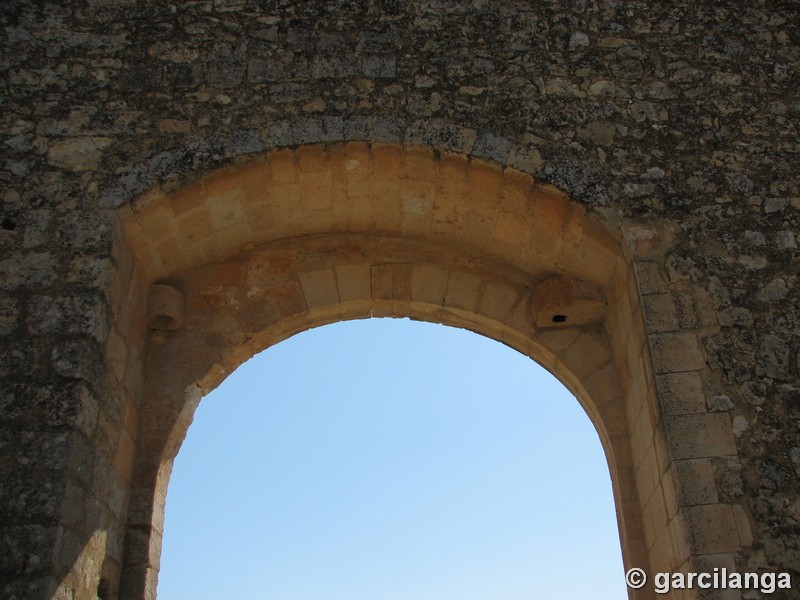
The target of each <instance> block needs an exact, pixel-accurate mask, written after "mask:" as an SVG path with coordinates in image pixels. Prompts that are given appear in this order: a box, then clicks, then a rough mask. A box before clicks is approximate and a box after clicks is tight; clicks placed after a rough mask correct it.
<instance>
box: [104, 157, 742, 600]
mask: <svg viewBox="0 0 800 600" xmlns="http://www.w3.org/2000/svg"><path fill="white" fill-rule="evenodd" d="M119 216H120V225H121V228H120V236H119V244H118V253H117V254H118V256H117V260H118V264H119V265H120V267H121V268H120V269H119V275H120V277H119V279H118V287H117V289H116V292H115V297H116V299H117V302H118V308H117V312H118V319H117V326H116V330H115V335H112V336H111V337H112V341H113V342H115V343H116V344H117V346H118V347H116V348H115V347H113V345H112V346H110V347H109V355H110V356H120V355H121V354H122V355H125V351H124V350H122V348H121V346H127V347H132V348H136V347H139V346H140V345H141V347H142V348H143V349H144V350H143V352H142V355H143V357H144V358H139V356H138V355H130V353H128V354H127V358H126V359H125V360H123V361H121V362H120V364H119V367H118V370H117V372H118V377H122V378H125V377H128V378H130V377H134V376H132V375H131V373H137V372H138V373H142V375H143V378H142V380H141V382H142V384H141V386H139V384H137V383H136V382H134V383H133V384H131V385H129V386H128V387H129V389H131V390H132V393H131V394H130V397H129V398H128V407H127V410H126V414H127V415H128V418H127V419H126V428H127V433H124V434H123V438H124V439H123V442H124V441H125V440H127V442H126V443H121V447H123V448H127V451H126V452H123V453H122V454H123V456H122V457H121V458H120V459H119V460H118V462H119V464H120V468H121V470H122V471H123V472H127V473H128V475H127V478H128V480H129V482H130V486H131V488H130V502H129V508H128V515H127V528H126V532H125V551H124V558H123V562H122V573H121V584H120V597H121V598H125V599H131V600H133V599H136V600H142V599H145V598H146V599H148V600H149V599H152V598H154V597H155V589H156V581H157V574H158V565H159V555H160V540H161V531H162V523H163V507H164V501H165V494H166V488H167V484H168V480H169V475H170V472H171V466H172V460H173V458H174V456H175V454H176V453H177V451H178V448H179V446H180V443H181V441H182V439H183V437H184V435H185V432H186V429H187V428H188V426H189V423H190V422H191V419H192V414H193V412H194V409H195V408H196V406H197V403H198V402H199V400H200V398H201V397H202V395H203V394H204V393H206V392H208V391H209V390H210V389H212V388H213V387H215V386H216V385H217V384H218V383H219V382H220V381H222V379H224V377H225V376H227V375H228V374H229V373H231V372H232V371H233V370H234V369H235V368H236V367H237V366H238V365H239V364H241V363H242V362H244V361H245V360H247V359H248V358H249V357H250V356H252V355H253V354H255V353H256V352H258V351H260V350H262V349H264V348H266V347H268V346H270V345H272V344H275V343H277V342H279V341H281V340H282V339H285V338H286V337H289V336H291V335H292V334H294V333H296V332H299V331H302V330H305V329H308V328H310V327H314V326H317V325H322V324H325V323H330V322H334V321H340V320H345V319H354V318H363V317H368V316H395V317H401V316H402V317H412V318H415V319H420V320H425V321H431V322H439V323H444V324H447V325H453V326H459V327H465V328H468V329H471V330H473V331H475V332H477V333H480V334H482V335H486V336H488V337H491V338H493V339H496V340H498V341H500V342H503V343H505V344H508V345H509V346H511V347H513V348H515V349H517V350H519V351H520V352H522V353H524V354H526V355H528V356H530V357H531V358H533V359H534V360H536V361H537V362H539V363H541V364H542V365H543V366H545V367H546V368H547V369H549V370H550V371H551V372H552V373H554V374H555V375H556V376H557V377H558V378H559V379H560V380H561V381H562V383H564V385H566V387H567V388H568V389H570V390H571V391H572V392H573V393H574V394H575V395H576V397H577V398H578V399H579V401H580V402H581V404H582V406H583V407H584V409H585V410H586V412H587V414H588V415H589V417H590V419H591V420H592V421H593V423H594V425H595V427H596V428H597V430H598V433H599V436H600V439H601V442H602V444H603V447H604V449H605V452H606V456H607V459H608V463H609V468H610V472H611V476H612V482H613V489H614V495H615V502H616V506H617V515H618V524H619V528H620V537H621V543H622V550H623V559H624V562H625V564H626V566H627V567H632V566H636V567H641V568H644V569H645V570H648V571H649V570H655V571H676V570H679V569H681V568H684V567H685V565H686V564H687V561H688V560H690V557H691V556H692V555H693V554H701V553H703V552H709V553H710V552H712V551H716V548H717V547H718V546H719V544H718V545H717V546H713V547H712V546H709V545H708V543H707V542H706V540H707V539H709V538H713V537H714V536H717V535H718V533H717V526H718V525H719V523H711V524H710V525H707V526H706V527H705V529H703V528H702V527H698V526H693V524H692V523H689V528H688V529H689V535H687V528H686V523H685V519H686V512H685V511H682V510H680V509H681V506H680V501H679V495H678V493H677V492H676V480H677V478H678V477H679V474H678V473H676V472H675V470H674V469H673V468H672V462H671V461H672V458H671V454H670V453H671V452H672V451H673V449H672V448H668V446H667V444H666V442H665V440H664V437H663V434H662V432H661V429H660V426H659V422H660V420H661V416H660V408H659V403H658V400H657V395H656V391H655V390H656V369H654V368H653V364H654V361H655V362H656V363H658V364H660V365H662V366H661V367H660V368H658V369H657V371H658V373H659V374H669V373H670V372H674V373H677V375H675V377H674V380H675V381H674V382H673V383H674V384H675V385H684V386H686V385H689V386H690V385H691V380H690V378H689V377H685V375H686V373H687V372H690V371H692V370H696V369H699V368H701V367H702V362H703V358H702V355H701V354H700V352H699V349H698V348H697V347H696V341H695V340H694V338H693V337H691V336H687V337H682V336H681V335H679V334H675V335H672V336H662V337H660V338H659V340H660V343H661V345H660V346H657V347H654V350H653V352H654V354H655V355H654V357H653V360H651V356H650V350H649V345H648V341H647V340H648V338H647V332H646V329H645V321H644V317H643V309H642V304H641V299H640V293H639V287H638V285H637V278H636V275H635V273H634V270H633V268H632V266H631V263H630V260H629V258H628V257H627V256H626V254H625V250H624V248H625V242H624V241H623V240H622V239H621V237H620V235H619V234H618V233H615V232H614V231H613V230H612V229H611V228H607V227H604V226H603V225H601V224H600V223H599V222H598V221H597V220H596V219H595V218H594V217H590V216H589V215H587V214H586V211H585V209H584V208H583V207H582V206H580V205H579V204H577V203H575V202H572V201H570V200H569V199H568V198H567V197H566V196H565V195H564V194H562V193H561V192H559V191H558V190H557V189H555V188H553V187H552V186H549V185H542V184H539V183H537V182H535V181H533V179H532V178H531V177H530V176H529V175H526V174H524V173H521V172H518V171H516V170H513V169H510V168H503V167H502V166H500V165H498V164H494V163H490V162H486V161H481V160H477V159H469V158H468V157H466V156H464V155H460V154H439V153H435V152H433V151H431V150H428V149H425V148H419V147H403V146H399V145H394V144H372V145H370V144H367V143H348V144H336V145H329V146H304V147H299V148H297V149H294V150H281V151H275V152H272V153H269V154H267V155H265V156H263V157H261V158H259V159H256V160H253V161H250V162H248V163H245V164H242V165H240V166H232V167H228V168H224V169H221V170H219V171H217V172H215V173H213V174H211V175H209V176H208V177H206V178H205V179H203V180H201V181H200V182H198V183H197V184H195V185H193V186H191V187H189V188H185V189H182V190H180V191H178V192H177V193H174V194H170V195H168V194H164V193H161V192H154V193H151V194H149V195H146V196H144V197H142V198H140V199H139V200H138V201H137V202H134V203H133V204H132V205H131V206H130V207H123V208H121V209H119ZM126 307H130V310H126ZM137 332H138V334H137ZM137 335H142V336H144V337H142V338H139V339H138V340H137V339H136V336H137ZM693 344H694V345H693ZM137 363H138V365H139V367H138V368H133V367H135V366H136V364H137ZM698 363H699V364H698ZM713 426H714V424H713V423H711V424H710V425H709V431H710V432H711V433H713V431H711V429H713ZM725 431H727V432H728V435H729V429H728V430H724V431H723V434H724V432H725ZM700 435H703V433H702V432H701V434H700ZM711 437H712V442H711V444H712V446H713V445H714V444H716V446H715V447H713V448H711V450H712V451H714V452H719V453H723V454H724V453H730V452H733V450H732V440H731V441H730V442H729V440H728V439H727V438H725V437H724V435H723V439H722V441H719V439H717V438H716V437H714V435H712V436H711ZM701 443H705V444H706V445H708V442H701ZM728 444H730V448H729V447H728ZM708 450H709V449H708V448H703V451H704V452H707V451H708ZM687 456H692V453H691V451H690V452H689V453H688V454H687ZM734 529H735V528H734ZM712 542H714V540H713V539H712ZM725 544H727V546H726V545H725ZM722 545H723V546H725V549H724V551H727V552H730V551H733V548H729V547H728V546H730V544H729V543H728V542H725V543H723V544H722ZM650 593H652V592H651V591H650V592H648V591H647V590H642V591H638V592H636V591H632V592H631V597H635V598H644V597H649V595H648V594H650Z"/></svg>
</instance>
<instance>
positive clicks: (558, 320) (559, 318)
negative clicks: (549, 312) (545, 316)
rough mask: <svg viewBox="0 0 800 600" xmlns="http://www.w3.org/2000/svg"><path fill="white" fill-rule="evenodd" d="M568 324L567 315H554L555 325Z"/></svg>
mask: <svg viewBox="0 0 800 600" xmlns="http://www.w3.org/2000/svg"><path fill="white" fill-rule="evenodd" d="M566 322H567V315H554V316H553V323H566Z"/></svg>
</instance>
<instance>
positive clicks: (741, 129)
mask: <svg viewBox="0 0 800 600" xmlns="http://www.w3.org/2000/svg"><path fill="white" fill-rule="evenodd" d="M799 12H800V11H798V6H797V4H796V3H794V2H789V1H787V2H760V3H759V2H755V3H754V2H743V1H738V0H737V1H735V2H728V3H724V4H719V3H716V2H704V3H698V2H663V3H636V2H625V3H622V2H616V1H612V0H608V1H606V2H599V1H598V2H591V1H588V0H587V1H576V2H572V3H560V2H544V1H542V2H492V1H488V0H486V1H481V0H474V1H472V2H464V1H459V2H444V1H442V2H439V1H434V0H431V1H427V2H426V1H422V0H413V1H408V2H393V1H390V0H386V1H383V2H380V1H373V2H364V1H354V2H346V1H340V2H331V3H328V2H326V3H322V2H300V3H298V2H277V1H276V2H255V1H232V0H214V1H208V2H180V3H174V2H173V3H167V2H147V1H144V0H140V1H136V0H116V1H115V0H90V1H88V2H62V3H58V4H55V3H54V4H48V3H45V2H39V1H33V0H30V1H25V0H6V1H5V3H4V4H3V7H2V9H0V24H1V25H2V27H1V28H0V39H1V40H2V44H0V72H2V77H1V78H0V81H1V82H2V84H3V85H2V92H0V102H2V154H0V158H2V163H0V177H1V178H2V186H1V187H0V194H1V196H0V197H1V198H2V199H1V200H0V201H1V202H2V205H1V210H2V214H0V335H1V336H2V343H0V378H1V379H2V383H0V449H2V452H1V453H0V480H2V482H3V483H2V485H0V589H1V590H2V595H3V597H5V598H9V599H14V598H20V599H22V598H25V599H28V598H30V599H39V598H42V599H44V598H50V597H58V598H72V597H75V598H79V599H81V600H82V599H84V598H93V597H94V594H95V593H97V590H98V587H99V590H100V592H99V593H100V596H101V597H103V598H106V600H107V599H108V598H112V597H116V596H117V593H118V592H117V590H118V588H119V580H120V577H121V576H123V577H124V575H121V572H122V571H123V566H122V565H123V562H124V557H123V548H124V547H125V546H126V545H128V546H129V547H130V545H131V544H134V545H135V543H136V539H137V538H136V531H135V529H134V530H133V533H131V530H130V529H129V532H128V535H127V539H126V535H125V527H126V526H125V524H126V522H128V521H129V518H128V514H129V509H130V507H135V506H136V505H137V502H141V501H143V500H142V499H141V498H136V497H132V496H131V495H130V478H131V473H132V470H133V468H134V467H133V465H134V463H135V462H136V456H135V455H136V445H137V435H138V423H139V414H138V412H137V409H136V407H137V406H140V398H141V396H142V394H143V373H144V369H145V366H144V360H145V356H146V354H147V352H146V338H147V335H148V333H147V321H146V314H145V308H144V307H145V305H146V296H147V285H149V283H152V281H149V280H148V277H147V273H146V272H145V271H144V269H143V267H141V265H140V264H138V263H137V264H134V263H132V262H131V260H132V259H131V258H130V255H131V252H130V247H129V246H130V245H131V244H132V242H131V239H130V235H128V234H126V233H125V231H124V227H123V223H124V221H125V215H129V214H140V213H141V211H143V210H145V209H146V208H147V207H148V206H154V205H155V204H157V202H158V201H159V199H160V198H167V197H169V198H172V197H173V195H174V194H175V193H176V192H179V191H181V190H184V189H186V188H187V186H190V184H192V183H194V182H197V181H199V180H201V179H202V178H203V177H204V176H206V175H207V174H209V173H212V172H215V171H217V170H219V169H224V168H229V167H235V166H236V165H240V164H244V163H246V162H250V161H253V160H256V159H258V157H261V156H263V155H265V154H267V153H269V152H272V151H273V150H276V149H280V148H287V147H288V148H297V147H305V146H315V145H316V146H318V145H322V147H325V145H328V146H336V145H338V144H344V143H347V142H365V143H367V144H370V145H378V144H389V145H395V146H397V147H402V148H414V147H421V148H424V149H427V150H428V151H430V152H431V155H432V156H433V157H434V158H436V157H441V156H448V155H451V154H455V155H459V156H462V157H465V159H468V160H472V161H476V162H477V161H485V162H486V163H488V164H494V165H498V166H499V168H504V169H508V170H514V171H515V172H516V171H518V172H521V173H525V174H528V175H530V176H532V178H533V180H534V181H537V182H546V183H548V184H550V185H552V186H555V187H557V188H559V189H560V190H563V191H564V192H565V193H566V194H567V195H568V196H569V197H570V198H572V200H573V201H574V202H575V203H576V204H577V205H579V206H580V207H582V209H584V210H585V211H586V212H587V214H588V215H590V216H591V217H592V218H593V219H594V220H595V221H596V222H598V223H602V224H603V226H604V227H606V228H607V229H608V230H609V231H611V232H616V235H617V236H618V239H619V240H620V244H621V247H622V249H623V252H624V254H625V256H626V257H627V259H628V260H629V261H630V262H631V264H632V265H633V267H634V268H635V269H636V275H637V279H638V293H639V294H640V296H641V309H642V311H643V315H644V322H645V329H646V332H647V334H648V336H649V337H648V339H647V344H648V346H649V355H648V357H647V360H648V361H651V362H650V363H648V364H651V365H652V370H653V373H655V376H654V380H655V381H654V385H655V386H656V388H657V390H658V398H659V408H658V409H657V410H656V413H655V414H654V415H652V416H653V418H654V419H655V422H656V423H657V424H658V427H659V431H660V432H661V433H660V434H659V435H662V436H663V438H664V439H665V440H666V443H667V446H666V449H665V450H663V452H661V456H660V458H659V460H661V461H663V464H662V466H661V467H660V470H661V473H662V474H663V473H665V472H668V473H671V474H672V475H670V476H671V477H675V478H676V481H678V482H679V483H680V485H679V486H678V487H679V490H678V493H677V495H678V498H677V502H678V504H679V505H680V506H682V507H684V508H685V510H684V511H683V512H682V513H681V514H682V515H683V516H682V519H684V520H685V521H686V536H687V539H686V540H684V541H683V543H684V544H688V545H689V546H690V547H691V555H692V556H695V557H704V558H698V560H697V561H695V563H696V564H699V565H701V566H702V564H717V565H723V566H731V567H735V568H738V569H739V570H740V571H745V570H759V569H764V570H776V571H789V572H791V573H792V575H793V578H794V581H795V584H796V585H797V583H800V571H799V570H798V565H800V541H798V540H800V526H799V525H798V522H800V355H798V347H799V346H800V344H798V328H799V327H800V297H799V296H800V293H798V285H797V277H798V234H800V190H798V183H799V182H798V176H797V164H798V144H799V142H798V139H800V132H799V131H798V129H799V128H798V113H800V101H799V100H798V85H797V82H798V80H799V79H800V78H799V77H798V73H797V69H798V64H800V46H799V45H798V37H799V36H800V34H799V33H798V28H797V23H798V22H800V14H798V13H799ZM222 210H224V207H223V208H222ZM223 217H224V215H222V216H221V217H220V218H221V219H222V218H223ZM223 220H224V219H223ZM223 229H224V228H223ZM173 250H174V249H172V248H169V247H164V248H161V250H160V251H162V252H165V253H167V252H172V251H173ZM178 250H180V249H178ZM217 258H219V257H217ZM553 270H554V272H557V271H558V269H557V268H556V267H555V266H554V269H553ZM163 275H164V276H165V277H167V278H169V277H173V278H175V277H179V276H182V275H184V273H182V272H175V273H164V274H163ZM612 300H613V299H612ZM676 340H678V341H685V340H693V341H692V342H686V343H677V342H676ZM686 344H688V346H687V345H686ZM622 351H623V350H620V351H619V352H622ZM628 419H629V421H630V420H631V419H632V416H631V415H630V414H628ZM700 427H703V428H705V427H707V428H710V429H709V430H713V431H714V432H722V433H720V434H719V435H720V436H722V438H720V439H727V438H724V436H725V435H727V432H732V435H733V438H732V439H733V440H735V451H728V449H727V448H726V447H725V443H724V442H721V443H720V444H718V445H717V446H716V447H714V448H708V447H703V448H698V447H697V446H692V444H691V441H687V440H692V439H696V438H698V437H704V435H705V434H704V432H705V431H706V429H698V428H700ZM712 437H713V436H712ZM659 439H660V438H659ZM640 501H642V502H644V499H642V498H640ZM720 506H722V507H726V508H725V511H727V512H724V514H725V515H728V516H727V517H722V516H720V515H722V514H723V513H722V512H720V510H718V508H717V507H720ZM708 507H712V508H708ZM131 510H134V509H131ZM734 523H735V525H732V524H734ZM731 527H734V528H735V529H736V531H737V533H736V535H734V536H733V537H734V539H733V541H732V542H730V543H728V542H727V541H726V540H727V536H729V535H731V534H730V532H729V531H728V530H730V529H731ZM701 530H702V531H701ZM709 530H711V531H718V532H719V537H720V540H717V542H718V545H716V546H715V545H714V544H711V545H708V544H706V541H708V538H709V535H708V531H709ZM723 538H724V539H723ZM723 542H724V543H723ZM710 557H711V558H710ZM713 557H716V559H714V558H713ZM152 560H153V561H154V563H155V564H157V562H158V557H157V556H156V557H152ZM714 560H717V562H716V563H714V562H713V561H714ZM703 561H712V562H711V563H708V562H706V563H703ZM631 566H634V565H631ZM675 566H680V565H675ZM794 594H795V595H793V596H792V595H791V594H787V595H785V596H780V595H777V594H776V595H775V596H773V597H786V598H790V597H792V598H796V597H798V596H797V593H796V592H794ZM676 597H679V596H676ZM680 597H683V596H680ZM687 597H688V596H687ZM726 597H737V596H726Z"/></svg>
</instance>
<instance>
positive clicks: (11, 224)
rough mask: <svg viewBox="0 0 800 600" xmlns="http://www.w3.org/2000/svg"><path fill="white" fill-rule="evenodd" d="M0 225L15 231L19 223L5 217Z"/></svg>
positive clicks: (7, 229)
mask: <svg viewBox="0 0 800 600" xmlns="http://www.w3.org/2000/svg"><path fill="white" fill-rule="evenodd" d="M0 226H2V227H3V229H5V230H6V231H14V230H15V229H16V228H17V224H16V223H14V221H12V220H11V219H9V218H5V219H3V222H2V223H0Z"/></svg>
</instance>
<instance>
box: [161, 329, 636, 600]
mask: <svg viewBox="0 0 800 600" xmlns="http://www.w3.org/2000/svg"><path fill="white" fill-rule="evenodd" d="M158 597H159V600H184V599H186V600H190V599H191V600H205V599H208V600H211V599H213V600H219V599H220V598H236V599H264V600H295V599H298V600H299V599H304V600H368V599H369V600H400V599H404V600H408V599H411V598H413V599H414V600H428V599H430V600H434V599H436V600H446V599H452V600H478V599H481V600H486V599H490V598H491V599H504V600H517V599H519V600H522V599H532V598H548V597H557V598H562V599H570V598H575V599H578V598H587V597H591V598H594V599H596V600H612V599H615V600H617V599H623V598H626V597H627V594H626V591H625V585H624V572H623V567H622V560H621V552H620V546H619V536H618V533H617V525H616V518H615V515H614V505H613V497H612V492H611V484H610V479H609V475H608V467H607V465H606V462H605V457H604V456H603V453H602V449H601V446H600V443H599V440H598V438H597V434H596V433H595V431H594V429H593V427H592V425H591V424H590V422H589V420H588V418H587V417H586V415H585V413H584V412H583V410H582V409H581V408H580V406H579V404H578V402H577V400H575V398H574V397H572V395H571V394H570V393H569V392H568V391H567V390H566V389H565V388H564V387H563V386H562V385H561V384H560V383H558V382H557V381H556V380H555V379H554V378H553V377H552V376H551V375H550V374H549V373H547V372H546V371H545V370H544V369H542V368H541V367H539V366H538V365H537V364H536V363H534V362H533V361H531V360H530V359H529V358H527V357H525V356H523V355H521V354H519V353H517V352H516V351H514V350H511V349H510V348H507V347H506V346H503V345H502V344H499V343H497V342H495V341H493V340H489V339H487V338H484V337H481V336H478V335H476V334H473V333H471V332H467V331H464V330H459V329H453V328H449V327H444V326H440V325H431V324H428V323H418V322H414V321H410V320H407V319H403V320H399V319H369V320H363V321H351V322H345V323H338V324H335V325H329V326H326V327H322V328H319V329H313V330H310V331H307V332H304V333H302V334H299V335H296V336H294V337H293V338H291V339H289V340H286V341H284V342H281V343H280V344H278V345H276V346H274V347H272V348H269V349H267V350H266V351H264V352H262V353H261V354H259V355H258V356H256V357H254V358H253V359H251V360H250V361H248V362H247V363H245V364H244V365H242V366H241V367H240V368H239V369H238V370H237V371H236V372H235V373H234V374H233V375H231V376H230V377H229V378H228V379H227V380H226V381H224V382H223V383H222V385H221V386H220V387H219V388H217V390H215V391H214V392H212V393H211V394H209V395H208V396H207V397H206V398H204V399H203V400H202V401H201V403H200V407H199V409H198V411H197V413H196V415H195V422H194V424H193V425H192V427H191V428H190V429H189V434H188V436H187V439H186V441H185V443H184V445H183V447H182V449H181V451H180V453H179V454H178V457H177V459H176V461H175V467H174V471H173V475H172V480H171V483H170V488H169V493H168V496H167V513H166V523H165V534H164V544H163V551H162V561H161V574H160V581H159V588H158Z"/></svg>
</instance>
